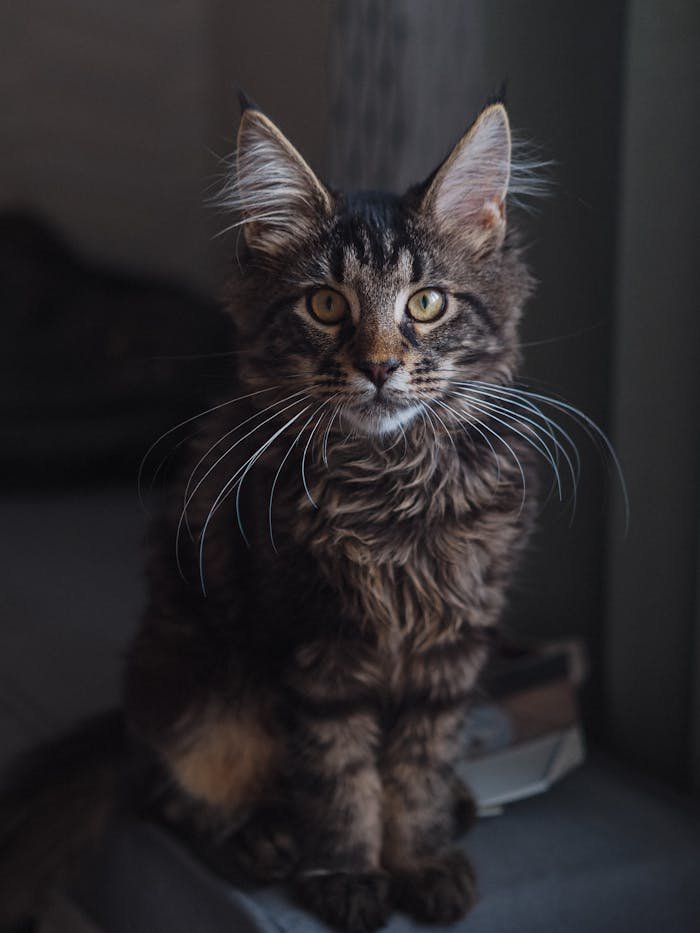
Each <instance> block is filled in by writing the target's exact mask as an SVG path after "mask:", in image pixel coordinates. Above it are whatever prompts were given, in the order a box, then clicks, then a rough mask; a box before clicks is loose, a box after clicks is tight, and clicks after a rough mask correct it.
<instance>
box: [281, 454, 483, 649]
mask: <svg viewBox="0 0 700 933" xmlns="http://www.w3.org/2000/svg"><path fill="white" fill-rule="evenodd" d="M333 466H334V465H333V464H331V465H330V467H329V469H328V471H327V473H326V475H325V476H322V477H321V478H320V479H319V480H318V481H317V483H316V484H315V486H314V489H313V492H314V493H315V494H316V497H317V500H315V501H316V505H317V508H314V507H313V506H312V505H311V503H310V502H309V501H308V499H306V501H304V500H303V499H301V498H300V500H299V503H298V507H299V512H298V519H299V520H298V523H297V534H298V536H299V537H298V541H299V544H300V545H301V546H303V547H304V548H305V549H307V550H309V551H310V552H311V553H312V555H313V560H314V565H315V567H316V568H317V569H318V572H319V573H320V574H322V575H323V577H324V578H325V580H326V582H327V583H328V584H329V585H330V586H331V587H332V588H333V589H334V590H335V592H336V593H337V595H338V597H339V599H340V603H341V611H342V613H343V615H345V616H349V617H351V618H352V619H354V620H356V621H358V622H361V623H362V622H365V621H368V622H370V623H371V624H372V625H375V626H378V628H379V629H380V630H381V631H383V632H384V633H386V634H387V635H388V634H389V633H394V635H397V633H400V632H406V631H411V632H416V631H417V630H418V629H420V628H422V627H425V626H428V627H432V628H433V629H436V628H439V629H444V630H448V629H451V630H453V629H454V628H455V627H456V626H458V625H459V624H460V620H462V619H464V618H465V617H466V615H467V612H468V607H469V603H470V600H472V599H474V598H476V597H477V595H478V593H477V591H478V589H479V586H480V581H481V580H483V578H484V574H485V572H486V569H487V563H488V557H487V555H486V554H485V552H484V549H483V548H482V547H481V546H480V544H479V543H478V541H477V540H476V539H478V532H475V529H474V525H473V522H474V517H475V514H476V512H475V508H474V504H473V503H471V502H470V501H469V500H468V498H467V496H466V493H465V479H464V476H463V470H462V467H461V465H460V464H459V463H458V462H449V461H447V462H445V461H442V462H439V463H438V462H436V461H435V459H434V458H433V457H431V456H430V455H429V454H428V453H426V454H425V455H424V456H421V457H419V456H416V457H414V458H413V460H411V461H409V462H408V463H407V464H405V465H403V468H402V467H401V465H395V464H393V463H392V462H391V461H390V460H389V461H388V462H387V461H386V460H382V459H381V458H377V459H376V460H375V461H374V462H373V461H371V460H369V459H368V460H366V461H364V462H361V463H355V464H352V465H350V464H348V465H345V464H343V463H341V464H340V465H335V469H334V468H333Z"/></svg>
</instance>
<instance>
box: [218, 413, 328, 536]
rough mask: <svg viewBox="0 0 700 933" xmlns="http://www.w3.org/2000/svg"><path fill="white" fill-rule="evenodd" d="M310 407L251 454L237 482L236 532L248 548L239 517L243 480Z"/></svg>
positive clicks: (240, 517) (241, 520)
mask: <svg viewBox="0 0 700 933" xmlns="http://www.w3.org/2000/svg"><path fill="white" fill-rule="evenodd" d="M310 407H311V405H307V406H306V407H305V408H302V410H301V411H300V412H298V414H296V415H295V416H294V417H293V418H291V419H290V420H289V421H288V422H287V423H286V424H285V425H284V426H283V427H282V428H280V429H279V431H276V432H275V434H273V435H272V437H271V438H270V440H269V441H268V442H267V443H266V444H264V445H263V446H262V447H259V448H258V450H257V451H256V452H255V454H253V456H252V457H251V458H250V459H249V460H248V463H247V465H246V468H245V470H244V471H243V473H242V474H241V478H240V479H239V480H238V483H237V487H238V488H237V489H236V521H237V522H238V530H239V531H240V533H241V536H242V538H243V540H244V541H245V543H246V546H247V547H250V542H249V541H248V536H247V535H246V533H245V529H244V528H243V519H242V516H241V490H242V489H243V481H244V480H245V478H246V476H247V475H248V473H249V472H250V470H251V469H252V468H253V467H254V466H255V464H256V463H257V462H258V460H259V459H260V458H261V457H262V456H263V454H264V453H265V451H266V450H268V449H269V447H270V446H271V445H272V444H273V443H274V442H275V441H276V440H277V438H278V437H279V436H280V435H281V434H283V433H284V432H285V431H286V430H287V428H288V427H290V425H292V424H294V422H295V421H296V420H297V418H301V416H302V415H303V414H304V412H305V411H308V410H309V408H310ZM273 546H274V542H273Z"/></svg>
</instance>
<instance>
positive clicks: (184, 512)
mask: <svg viewBox="0 0 700 933" xmlns="http://www.w3.org/2000/svg"><path fill="white" fill-rule="evenodd" d="M294 394H295V395H296V394H298V393H294ZM307 398H308V396H306V395H303V396H302V397H301V398H295V399H294V401H292V402H290V403H289V404H288V405H285V407H284V408H281V409H279V410H277V411H275V412H274V413H273V414H272V415H270V416H269V418H265V420H264V421H262V422H261V423H260V424H256V425H255V427H253V428H251V429H250V431H247V432H246V433H245V434H244V435H243V436H242V437H239V438H238V440H237V441H235V442H234V443H233V444H231V445H230V447H228V448H227V449H226V450H225V451H224V452H223V453H222V454H221V455H220V456H219V457H217V459H216V460H215V461H214V463H212V465H211V466H210V467H209V469H208V470H207V471H206V472H205V473H204V475H203V476H202V477H201V478H200V479H199V480H198V482H197V484H196V486H195V487H194V488H193V489H192V491H191V492H190V494H189V495H188V496H187V498H186V499H185V501H184V503H183V506H182V511H181V513H180V518H179V520H178V523H177V530H176V532H175V562H176V564H177V568H178V572H179V573H180V576H181V577H182V579H183V580H184V581H185V582H187V578H186V577H185V574H184V571H183V569H182V564H181V562H180V535H181V533H182V526H183V523H185V522H187V517H186V516H187V510H188V508H189V506H190V503H191V502H192V500H193V498H194V497H195V496H196V494H197V491H198V490H199V489H200V487H201V486H202V483H204V482H205V480H206V479H207V477H208V476H210V475H211V473H212V471H213V470H215V469H216V467H217V466H218V465H219V464H220V463H221V461H222V460H224V459H225V458H226V457H228V455H229V454H230V453H231V451H232V450H234V449H235V448H236V447H238V445H239V444H241V443H242V442H243V441H244V440H246V439H247V438H249V437H250V436H251V434H255V432H256V431H259V430H260V428H262V427H264V426H265V425H266V424H269V422H270V421H274V420H275V418H277V417H278V416H279V415H281V414H282V413H283V412H285V411H287V410H288V409H289V408H292V407H293V406H294V405H298V404H300V403H302V402H305V401H306V400H307ZM268 407H269V406H268ZM247 420H249V419H247ZM234 430H236V429H234ZM228 433H229V434H231V433H233V432H228ZM214 446H216V445H214ZM212 449H213V448H212ZM200 462H201V461H200ZM187 527H188V530H189V524H188V525H187ZM190 536H191V532H190Z"/></svg>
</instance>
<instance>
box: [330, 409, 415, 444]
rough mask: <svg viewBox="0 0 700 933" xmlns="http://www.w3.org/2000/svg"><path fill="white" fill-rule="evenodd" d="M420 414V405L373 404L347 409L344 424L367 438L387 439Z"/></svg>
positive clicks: (343, 417) (343, 415)
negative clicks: (386, 437) (387, 436)
mask: <svg viewBox="0 0 700 933" xmlns="http://www.w3.org/2000/svg"><path fill="white" fill-rule="evenodd" d="M419 412H420V406H419V405H402V406H398V405H387V404H377V403H376V402H371V403H369V404H367V405H361V406H358V407H355V408H346V409H345V410H344V411H343V414H342V420H343V423H344V424H345V425H346V426H347V427H348V428H350V429H352V430H353V431H356V432H357V433H358V434H362V435H364V436H365V437H385V436H386V435H389V434H395V433H396V432H397V431H399V430H401V429H402V428H403V427H405V426H406V425H407V424H409V423H410V422H411V421H413V419H414V418H416V417H417V415H418V414H419Z"/></svg>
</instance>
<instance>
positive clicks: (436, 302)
mask: <svg viewBox="0 0 700 933" xmlns="http://www.w3.org/2000/svg"><path fill="white" fill-rule="evenodd" d="M446 304H447V301H446V300H445V296H444V294H443V293H442V292H439V291H438V290H437V288H422V289H421V290H420V291H419V292H416V293H415V294H414V295H411V297H410V298H409V299H408V304H407V305H406V310H407V311H408V314H409V316H410V317H412V318H413V320H414V321H421V322H424V321H425V322H427V321H436V320H437V319H438V318H439V317H440V315H441V314H442V313H443V311H444V310H445V305H446Z"/></svg>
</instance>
